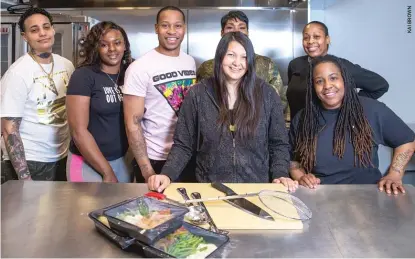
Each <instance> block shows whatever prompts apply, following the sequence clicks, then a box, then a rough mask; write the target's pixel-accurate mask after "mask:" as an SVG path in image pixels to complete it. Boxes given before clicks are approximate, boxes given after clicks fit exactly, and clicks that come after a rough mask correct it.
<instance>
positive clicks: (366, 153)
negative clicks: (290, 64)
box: [295, 55, 373, 173]
mask: <svg viewBox="0 0 415 259" xmlns="http://www.w3.org/2000/svg"><path fill="white" fill-rule="evenodd" d="M321 63H332V64H334V65H335V66H337V67H338V68H339V70H340V72H341V75H342V77H343V81H344V97H343V101H342V105H341V107H340V111H339V114H338V117H337V121H336V125H335V131H334V139H333V154H334V155H336V156H337V157H339V158H340V159H342V158H343V155H344V151H345V147H346V134H349V136H350V140H351V142H352V145H353V149H354V155H355V160H354V166H357V165H358V166H363V167H368V166H369V165H372V162H371V156H372V144H373V137H372V128H371V127H370V125H369V122H368V120H367V118H366V116H365V115H364V113H363V107H362V105H361V103H360V101H359V97H358V94H357V92H356V85H355V83H354V80H353V78H352V77H351V75H350V73H349V72H348V71H347V69H346V68H345V67H344V65H343V64H342V62H341V60H340V59H339V58H337V57H335V56H332V55H326V56H323V57H317V58H315V59H313V60H312V62H311V65H310V66H311V67H310V73H309V75H308V77H307V95H306V106H305V109H304V110H303V112H302V114H301V118H300V122H299V125H298V129H299V133H298V135H297V139H296V143H297V144H296V147H295V154H296V156H297V157H296V160H297V161H299V162H300V165H301V167H302V168H304V169H305V171H306V172H307V173H311V170H312V169H313V167H314V166H315V165H316V150H317V139H318V134H319V133H320V131H322V130H323V129H324V125H321V123H320V120H319V118H321V116H322V112H321V101H320V99H319V98H318V96H317V93H316V90H315V89H314V81H313V72H314V69H315V68H316V66H317V65H319V64H321ZM372 166H373V165H372Z"/></svg>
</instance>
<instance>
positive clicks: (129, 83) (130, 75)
mask: <svg viewBox="0 0 415 259" xmlns="http://www.w3.org/2000/svg"><path fill="white" fill-rule="evenodd" d="M148 82H150V77H149V75H148V73H147V72H146V71H145V70H143V69H142V68H141V64H138V63H133V64H131V65H130V66H129V67H128V68H127V71H125V78H124V87H123V93H124V94H129V95H135V96H140V97H146V95H147V84H148Z"/></svg>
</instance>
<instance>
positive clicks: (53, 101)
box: [33, 70, 69, 125]
mask: <svg viewBox="0 0 415 259" xmlns="http://www.w3.org/2000/svg"><path fill="white" fill-rule="evenodd" d="M53 82H54V84H55V85H56V90H57V91H58V95H56V90H55V88H53V87H52V86H51V83H50V81H49V78H48V77H47V76H39V77H35V78H33V83H35V84H39V85H41V86H42V89H41V91H40V92H39V94H38V96H37V98H36V102H37V103H36V108H37V115H38V119H39V123H42V124H45V125H60V124H63V123H65V122H66V106H65V93H66V89H67V87H68V83H69V75H68V72H67V71H66V70H65V71H60V72H55V73H53ZM62 85H63V86H64V89H63V90H64V92H63V93H60V92H61V91H62V89H61V88H62V87H60V86H62ZM59 95H63V96H61V97H59V98H57V97H58V96H59Z"/></svg>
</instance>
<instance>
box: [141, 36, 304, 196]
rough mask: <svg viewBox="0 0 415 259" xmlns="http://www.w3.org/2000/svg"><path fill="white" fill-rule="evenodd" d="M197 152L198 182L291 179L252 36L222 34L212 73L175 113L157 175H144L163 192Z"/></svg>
mask: <svg viewBox="0 0 415 259" xmlns="http://www.w3.org/2000/svg"><path fill="white" fill-rule="evenodd" d="M193 155H195V156H196V170H195V174H196V179H197V180H198V181H199V182H225V183H269V182H274V183H282V184H284V185H285V186H286V187H287V188H288V190H289V191H294V190H295V189H296V188H297V186H298V183H297V182H296V181H293V180H291V179H290V178H289V175H288V166H289V143H288V135H287V131H286V129H285V121H284V116H283V112H282V103H281V99H280V98H279V97H278V95H277V94H276V92H275V91H274V90H273V89H272V87H271V86H270V85H268V84H267V83H265V82H264V81H263V80H261V79H259V78H258V77H256V75H255V54H254V49H253V46H252V43H251V41H250V40H249V38H248V37H247V36H245V35H244V34H243V33H240V32H230V33H227V34H226V35H224V36H223V37H222V39H221V41H220V42H219V44H218V47H217V50H216V55H215V71H214V76H213V77H212V78H209V79H205V80H203V81H202V82H200V83H199V84H196V85H195V86H194V87H193V88H192V89H191V90H190V91H189V92H188V95H187V96H186V98H185V100H184V102H183V104H182V106H181V108H180V113H179V118H178V122H177V126H176V131H175V135H174V144H173V147H172V149H171V151H170V154H169V156H168V158H167V162H166V164H165V165H164V167H163V169H162V171H161V174H159V175H153V176H151V177H150V178H149V180H148V186H149V189H152V190H157V191H159V192H160V191H162V190H164V189H165V188H166V187H167V186H168V185H169V184H170V182H171V181H174V180H176V179H177V178H178V177H179V176H180V174H181V172H182V170H183V169H184V168H185V166H186V165H187V163H188V161H189V160H190V159H191V158H192V156H193Z"/></svg>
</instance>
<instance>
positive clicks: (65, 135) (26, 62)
mask: <svg viewBox="0 0 415 259" xmlns="http://www.w3.org/2000/svg"><path fill="white" fill-rule="evenodd" d="M53 60H54V67H53V82H54V83H55V85H56V89H55V88H53V87H52V86H51V84H50V82H49V80H48V77H47V75H46V73H45V72H44V71H43V70H42V69H41V68H40V66H39V65H38V64H37V63H36V62H35V61H34V60H33V59H32V57H31V56H30V55H29V54H26V55H24V56H22V57H20V58H19V59H18V60H16V62H14V63H13V64H12V65H11V66H10V68H9V69H8V70H7V72H6V73H5V74H4V76H3V78H2V79H1V112H0V113H1V117H21V118H22V122H21V124H20V129H19V132H20V136H21V138H22V141H23V146H24V150H25V156H26V160H27V161H38V162H56V161H58V160H60V159H62V158H64V157H65V156H66V155H67V152H68V146H69V140H70V135H69V129H68V124H67V119H66V106H65V96H66V88H67V86H68V83H69V78H70V76H71V74H72V72H73V71H74V66H73V65H72V63H71V62H70V61H69V60H67V59H65V58H63V57H61V56H59V55H55V54H53ZM42 67H43V69H44V70H45V71H46V72H47V73H49V72H50V71H51V69H52V64H42ZM3 142H4V140H3V141H2V149H3V154H4V159H6V160H8V159H9V157H8V153H7V151H6V149H5V145H4V143H3Z"/></svg>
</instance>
